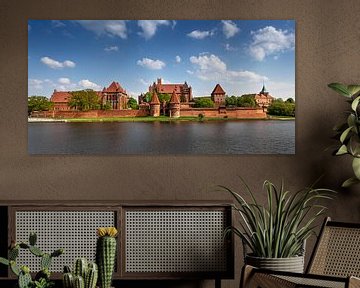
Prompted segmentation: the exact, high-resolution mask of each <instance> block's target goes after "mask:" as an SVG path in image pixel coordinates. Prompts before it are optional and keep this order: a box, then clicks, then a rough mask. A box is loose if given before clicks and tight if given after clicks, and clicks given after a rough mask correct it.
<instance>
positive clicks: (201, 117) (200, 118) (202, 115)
mask: <svg viewBox="0 0 360 288" xmlns="http://www.w3.org/2000/svg"><path fill="white" fill-rule="evenodd" d="M198 118H199V121H204V118H205V115H204V114H202V113H199V115H198Z"/></svg>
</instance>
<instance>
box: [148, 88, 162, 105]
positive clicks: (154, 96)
mask: <svg viewBox="0 0 360 288" xmlns="http://www.w3.org/2000/svg"><path fill="white" fill-rule="evenodd" d="M150 104H160V100H159V97H158V96H157V94H156V92H155V91H154V92H153V95H152V97H151V101H150Z"/></svg>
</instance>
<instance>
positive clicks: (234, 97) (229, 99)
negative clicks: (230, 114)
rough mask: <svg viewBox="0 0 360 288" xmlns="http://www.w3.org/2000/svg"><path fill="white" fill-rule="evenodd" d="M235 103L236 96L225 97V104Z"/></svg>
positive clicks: (234, 104)
mask: <svg viewBox="0 0 360 288" xmlns="http://www.w3.org/2000/svg"><path fill="white" fill-rule="evenodd" d="M236 104H237V97H236V96H234V95H232V96H231V97H228V96H226V97H225V105H226V106H236Z"/></svg>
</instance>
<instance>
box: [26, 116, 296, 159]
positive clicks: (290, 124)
mask: <svg viewBox="0 0 360 288" xmlns="http://www.w3.org/2000/svg"><path fill="white" fill-rule="evenodd" d="M28 135H29V138H28V143H29V153H30V154H294V153H295V121H261V120H259V121H258V120H252V121H234V122H232V121H224V122H215V121H214V122H176V121H175V122H113V123H59V122H57V123H29V133H28Z"/></svg>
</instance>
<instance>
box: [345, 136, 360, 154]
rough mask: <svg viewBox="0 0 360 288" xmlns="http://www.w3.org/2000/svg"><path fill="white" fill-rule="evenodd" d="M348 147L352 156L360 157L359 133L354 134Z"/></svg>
mask: <svg viewBox="0 0 360 288" xmlns="http://www.w3.org/2000/svg"><path fill="white" fill-rule="evenodd" d="M347 147H348V151H349V152H350V154H351V155H352V156H354V157H360V138H359V136H358V135H353V136H351V137H350V141H349V143H348V145H347Z"/></svg>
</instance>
